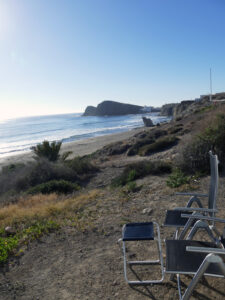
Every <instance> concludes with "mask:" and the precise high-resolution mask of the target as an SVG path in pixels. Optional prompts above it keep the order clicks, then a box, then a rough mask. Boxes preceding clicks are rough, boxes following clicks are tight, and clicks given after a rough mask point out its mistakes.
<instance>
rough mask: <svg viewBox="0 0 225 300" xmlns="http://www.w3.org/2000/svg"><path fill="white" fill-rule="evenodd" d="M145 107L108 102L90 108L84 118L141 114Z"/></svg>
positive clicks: (86, 110)
mask: <svg viewBox="0 0 225 300" xmlns="http://www.w3.org/2000/svg"><path fill="white" fill-rule="evenodd" d="M143 109H144V107H143V106H139V105H133V104H126V103H120V102H116V101H110V100H106V101H103V102H101V103H100V104H98V106H97V107H94V106H88V107H87V108H86V109H85V112H84V114H83V116H120V115H128V114H140V113H142V112H143Z"/></svg>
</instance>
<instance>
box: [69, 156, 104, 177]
mask: <svg viewBox="0 0 225 300" xmlns="http://www.w3.org/2000/svg"><path fill="white" fill-rule="evenodd" d="M65 164H66V166H68V167H69V168H70V169H72V170H73V171H75V172H76V174H78V175H87V174H90V173H95V172H97V171H98V168H97V167H96V166H94V165H93V164H92V163H91V162H90V160H89V159H88V157H80V156H77V157H75V158H74V159H72V160H68V161H66V162H65Z"/></svg>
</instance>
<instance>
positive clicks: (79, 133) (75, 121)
mask: <svg viewBox="0 0 225 300" xmlns="http://www.w3.org/2000/svg"><path fill="white" fill-rule="evenodd" d="M142 116H146V117H150V118H151V119H152V121H153V123H154V124H157V123H162V122H166V121H168V118H167V117H162V116H159V115H158V113H148V114H143V115H140V114H138V115H125V116H104V117H96V116H95V117H92V116H88V117H83V116H82V114H81V113H74V114H61V115H47V116H35V117H24V118H17V119H8V120H4V121H0V158H4V157H7V156H11V155H17V154H21V153H25V152H28V151H29V150H30V147H32V146H35V145H37V144H38V143H41V142H42V141H44V140H48V141H62V143H68V142H72V141H77V140H83V139H88V138H91V137H97V136H102V135H107V134H112V133H119V132H124V131H128V130H132V129H134V128H138V127H142V126H143V121H142Z"/></svg>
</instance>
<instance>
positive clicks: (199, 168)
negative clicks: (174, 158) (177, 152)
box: [179, 114, 225, 173]
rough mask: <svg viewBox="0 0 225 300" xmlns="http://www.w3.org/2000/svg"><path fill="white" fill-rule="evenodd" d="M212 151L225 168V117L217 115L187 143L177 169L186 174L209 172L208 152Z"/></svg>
mask: <svg viewBox="0 0 225 300" xmlns="http://www.w3.org/2000/svg"><path fill="white" fill-rule="evenodd" d="M210 150H213V152H215V153H216V154H217V155H218V157H219V161H220V166H222V167H223V168H224V166H225V115H224V114H218V115H217V117H216V119H215V120H214V121H213V122H212V124H211V125H210V126H208V127H207V128H205V129H204V130H203V131H202V132H201V133H200V134H198V135H196V136H195V137H194V138H193V139H192V141H191V142H188V143H187V144H186V146H185V147H184V148H183V150H182V153H181V160H180V163H179V167H180V168H181V169H182V170H183V171H184V172H186V173H195V172H207V173H208V172H209V170H210V165H209V151H210Z"/></svg>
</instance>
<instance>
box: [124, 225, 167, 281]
mask: <svg viewBox="0 0 225 300" xmlns="http://www.w3.org/2000/svg"><path fill="white" fill-rule="evenodd" d="M154 231H156V232H157V236H156V237H155V232H154ZM154 240H155V241H156V242H157V248H158V255H159V259H158V260H141V261H140V260H136V261H134V260H133V261H128V260H127V249H126V243H128V242H131V241H154ZM121 241H122V243H123V260H124V277H125V280H126V282H127V283H128V284H130V285H132V284H135V285H138V284H141V285H143V284H150V283H160V282H162V281H163V279H164V270H163V257H162V248H161V238H160V230H159V225H158V224H157V223H156V222H145V223H128V224H125V225H124V226H123V228H122V238H121V239H119V240H118V242H121ZM150 264H159V267H160V269H161V278H160V279H157V280H129V279H128V276H127V265H130V266H131V265H150Z"/></svg>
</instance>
